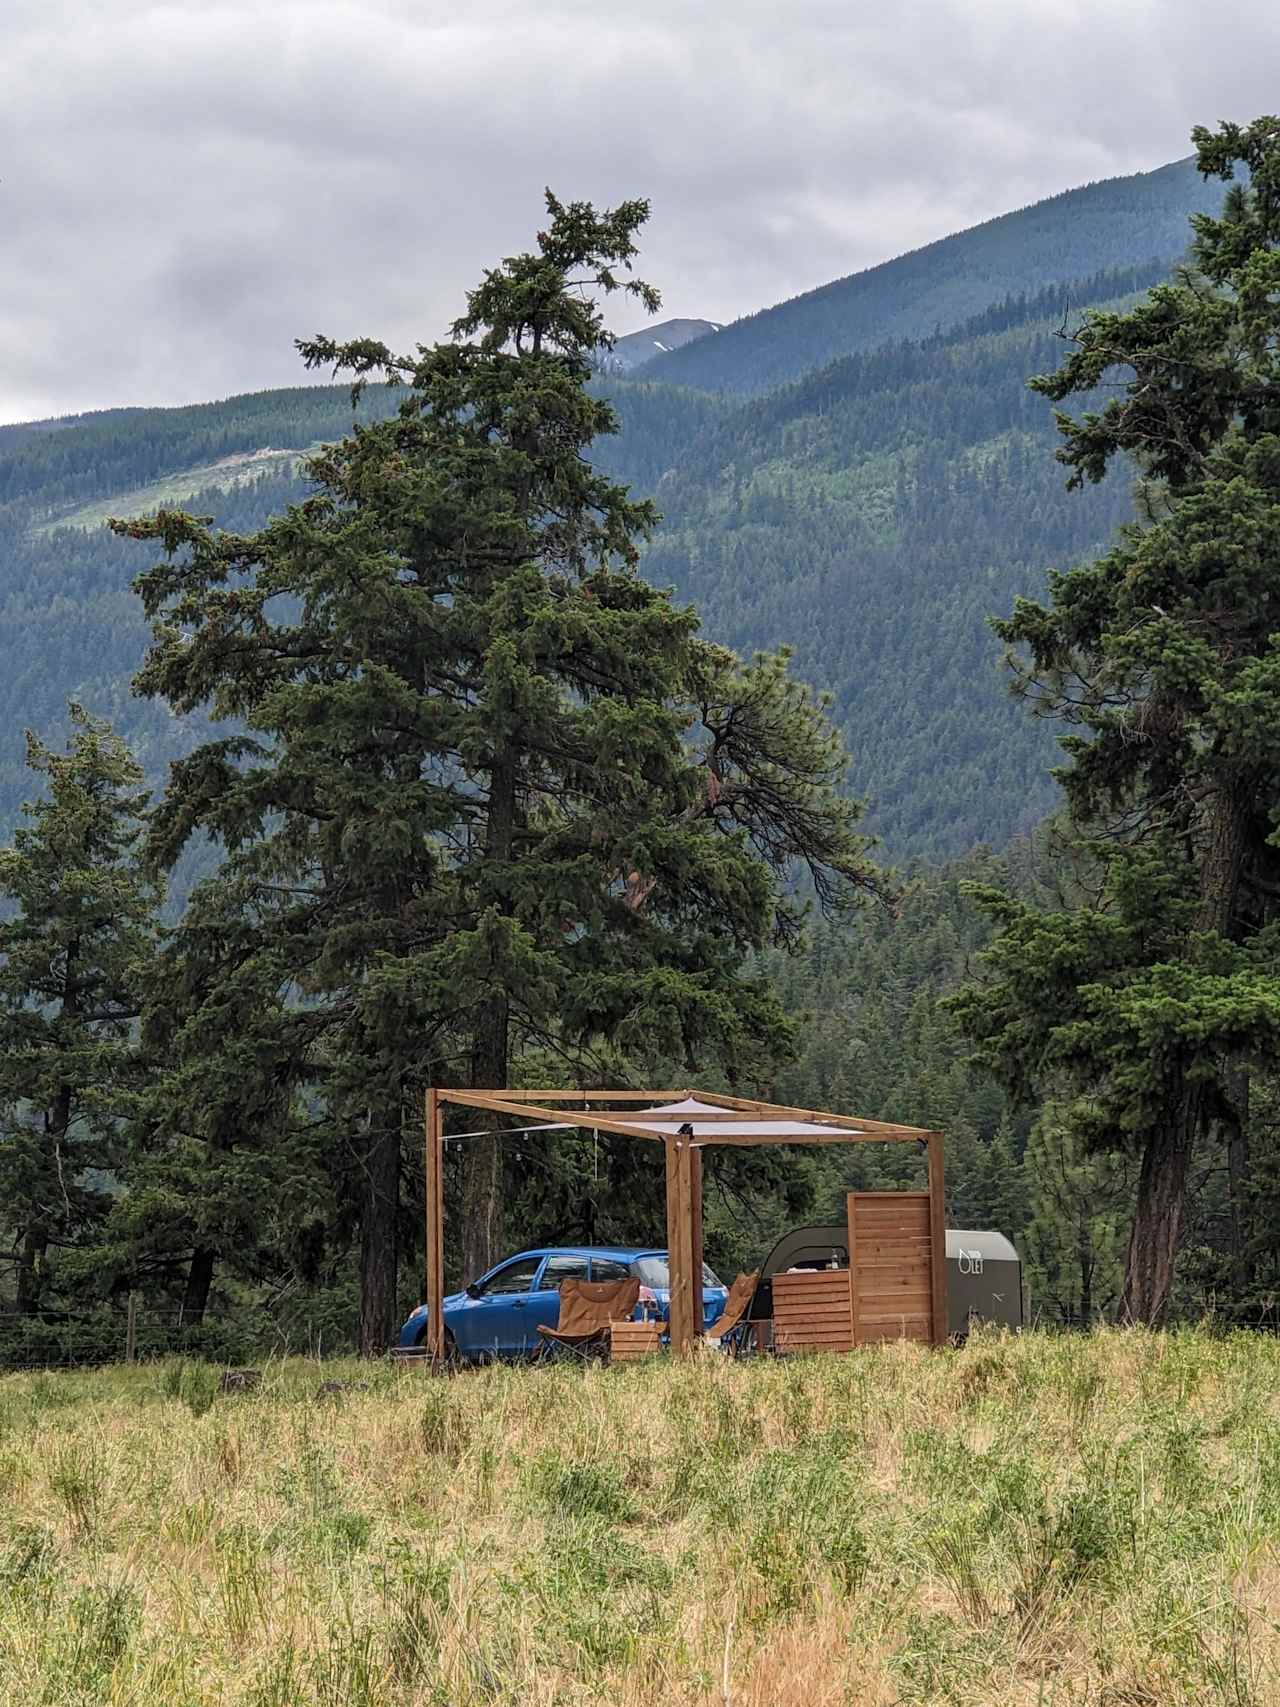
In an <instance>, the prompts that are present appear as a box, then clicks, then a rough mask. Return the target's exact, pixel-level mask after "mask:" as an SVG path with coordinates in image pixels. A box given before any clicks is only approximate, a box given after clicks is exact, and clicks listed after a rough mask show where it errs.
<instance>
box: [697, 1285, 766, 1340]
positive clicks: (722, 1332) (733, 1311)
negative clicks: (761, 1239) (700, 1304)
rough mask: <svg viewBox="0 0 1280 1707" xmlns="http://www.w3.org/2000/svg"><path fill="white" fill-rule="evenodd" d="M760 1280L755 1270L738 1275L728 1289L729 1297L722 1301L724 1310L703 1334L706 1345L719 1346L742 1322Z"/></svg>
mask: <svg viewBox="0 0 1280 1707" xmlns="http://www.w3.org/2000/svg"><path fill="white" fill-rule="evenodd" d="M759 1279H760V1270H759V1269H758V1268H757V1269H755V1270H753V1272H752V1273H750V1274H740V1275H739V1276H738V1278H737V1279H736V1280H735V1281H734V1283H733V1285H732V1286H731V1287H730V1288H729V1296H728V1297H727V1298H726V1299H725V1301H724V1309H723V1311H722V1312H721V1313H720V1315H719V1316H717V1318H716V1319H715V1321H714V1322H712V1324H711V1326H710V1327H709V1328H708V1329H707V1331H706V1332H705V1334H703V1336H702V1337H703V1339H704V1340H706V1342H707V1344H708V1345H721V1344H723V1343H724V1340H725V1337H726V1335H728V1334H731V1333H732V1332H733V1330H734V1329H735V1328H736V1327H737V1326H738V1324H739V1323H740V1322H741V1321H742V1318H743V1317H744V1316H745V1315H746V1313H747V1311H748V1310H749V1309H750V1308H751V1300H752V1299H753V1298H754V1297H755V1293H756V1282H757V1281H758V1280H759Z"/></svg>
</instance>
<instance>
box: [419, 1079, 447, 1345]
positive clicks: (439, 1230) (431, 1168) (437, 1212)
mask: <svg viewBox="0 0 1280 1707" xmlns="http://www.w3.org/2000/svg"><path fill="white" fill-rule="evenodd" d="M443 1125H444V1122H443V1118H442V1115H441V1110H440V1097H439V1094H438V1093H437V1092H436V1091H434V1090H429V1091H428V1092H427V1103H426V1115H425V1127H426V1131H425V1149H424V1152H423V1160H424V1163H425V1168H424V1172H425V1174H426V1186H427V1227H426V1237H427V1272H426V1288H427V1341H426V1343H427V1356H428V1357H430V1359H431V1360H432V1362H433V1363H438V1362H439V1361H440V1360H441V1359H442V1358H443V1357H444V1134H443Z"/></svg>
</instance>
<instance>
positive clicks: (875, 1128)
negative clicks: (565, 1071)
mask: <svg viewBox="0 0 1280 1707" xmlns="http://www.w3.org/2000/svg"><path fill="white" fill-rule="evenodd" d="M650 1094H652V1095H655V1096H658V1095H661V1094H662V1093H661V1092H653V1093H650ZM690 1094H691V1095H694V1096H697V1097H699V1098H700V1099H702V1100H705V1101H707V1102H712V1103H714V1104H716V1105H718V1106H719V1107H720V1108H727V1109H735V1108H741V1109H743V1110H745V1111H746V1113H745V1114H739V1115H737V1116H736V1118H737V1119H739V1120H742V1121H745V1120H749V1119H750V1116H751V1115H752V1114H754V1115H756V1116H757V1118H759V1119H762V1120H812V1121H821V1122H823V1123H824V1124H825V1125H827V1126H831V1127H834V1128H836V1130H835V1131H832V1132H807V1133H806V1132H800V1133H786V1134H782V1133H772V1132H765V1133H754V1134H752V1133H726V1134H725V1135H724V1136H723V1137H719V1136H716V1137H711V1136H701V1137H699V1138H698V1140H697V1142H699V1143H701V1144H849V1143H857V1142H858V1141H859V1140H860V1139H861V1140H869V1141H885V1142H888V1141H891V1140H892V1141H900V1142H902V1143H908V1142H911V1141H912V1140H915V1141H921V1140H924V1139H927V1138H928V1136H929V1134H928V1132H927V1131H926V1129H925V1128H924V1127H922V1126H891V1125H889V1124H888V1123H887V1122H885V1121H880V1120H858V1119H856V1118H854V1117H853V1116H852V1115H842V1114H824V1113H823V1112H822V1111H821V1110H819V1109H813V1108H792V1107H790V1106H783V1105H782V1104H779V1103H768V1102H748V1101H747V1100H746V1099H744V1098H740V1097H723V1096H719V1095H714V1096H713V1095H712V1094H711V1093H709V1092H703V1091H694V1092H691V1093H690ZM440 1097H441V1099H442V1101H444V1102H453V1103H460V1104H461V1105H462V1106H463V1107H466V1108H486V1109H491V1110H494V1111H495V1112H497V1113H499V1114H518V1115H519V1116H520V1118H521V1119H522V1120H524V1119H527V1118H528V1117H529V1116H530V1115H536V1116H538V1117H539V1118H541V1119H543V1120H546V1121H548V1122H549V1123H550V1124H552V1125H555V1124H557V1123H558V1124H560V1125H565V1126H570V1125H578V1126H585V1127H590V1128H594V1130H596V1131H597V1132H619V1133H622V1134H623V1135H624V1136H625V1137H628V1138H658V1139H661V1138H662V1137H664V1136H665V1134H664V1133H663V1132H654V1131H653V1130H652V1129H651V1127H648V1126H639V1125H637V1124H636V1123H635V1122H633V1121H627V1120H625V1119H623V1120H619V1119H618V1118H617V1117H616V1116H614V1115H604V1114H600V1113H598V1112H597V1111H596V1110H594V1109H584V1110H583V1111H582V1119H581V1120H578V1121H575V1120H573V1118H572V1116H573V1114H574V1113H575V1112H576V1110H571V1109H563V1108H543V1107H539V1106H538V1105H537V1104H536V1103H532V1102H524V1103H521V1102H513V1101H512V1100H511V1098H510V1096H509V1095H508V1093H507V1092H506V1091H455V1090H449V1091H443V1090H442V1091H441V1092H440ZM566 1117H567V1118H566ZM715 1118H716V1117H715V1115H713V1114H712V1115H704V1116H702V1117H701V1119H702V1120H706V1121H708V1122H714V1121H715ZM734 1118H735V1116H734V1115H733V1114H732V1113H731V1114H730V1115H729V1118H728V1120H727V1122H726V1124H732V1122H733V1120H734ZM690 1119H692V1120H693V1122H694V1123H695V1124H698V1123H699V1116H697V1115H692V1116H690V1115H688V1114H685V1115H656V1116H654V1117H653V1124H655V1125H657V1124H659V1123H661V1124H662V1125H665V1124H666V1123H667V1122H672V1121H673V1122H678V1123H679V1124H681V1125H683V1124H684V1122H685V1121H687V1120H690Z"/></svg>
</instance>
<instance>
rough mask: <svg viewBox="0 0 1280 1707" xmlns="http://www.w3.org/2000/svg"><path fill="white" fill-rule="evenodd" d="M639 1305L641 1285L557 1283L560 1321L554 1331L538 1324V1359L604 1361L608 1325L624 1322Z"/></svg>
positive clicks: (568, 1280) (629, 1282) (572, 1280)
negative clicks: (564, 1355)
mask: <svg viewBox="0 0 1280 1707" xmlns="http://www.w3.org/2000/svg"><path fill="white" fill-rule="evenodd" d="M639 1302H640V1282H639V1281H638V1280H635V1279H631V1280H578V1279H576V1278H575V1277H573V1276H569V1277H568V1278H566V1279H565V1280H562V1281H561V1282H560V1321H559V1323H558V1325H557V1326H556V1327H554V1328H546V1327H543V1326H542V1325H541V1323H539V1325H538V1334H539V1336H540V1338H541V1340H542V1344H541V1345H540V1346H539V1347H538V1356H539V1357H540V1358H544V1357H551V1356H554V1355H555V1354H556V1353H557V1352H571V1353H573V1355H574V1356H575V1357H581V1358H582V1359H583V1360H584V1361H585V1360H586V1359H587V1358H588V1357H603V1356H605V1355H606V1354H607V1353H608V1350H609V1323H610V1322H619V1321H626V1320H627V1318H628V1317H629V1316H631V1315H632V1314H633V1313H634V1311H635V1307H636V1305H637V1304H638V1303H639Z"/></svg>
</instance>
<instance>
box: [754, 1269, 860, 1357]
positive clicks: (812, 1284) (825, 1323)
mask: <svg viewBox="0 0 1280 1707" xmlns="http://www.w3.org/2000/svg"><path fill="white" fill-rule="evenodd" d="M773 1343H774V1346H775V1348H776V1349H777V1350H778V1351H852V1349H853V1315H852V1310H851V1301H850V1295H849V1271H848V1269H847V1268H838V1269H811V1270H808V1271H801V1272H800V1273H798V1274H775V1275H774V1277H773Z"/></svg>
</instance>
